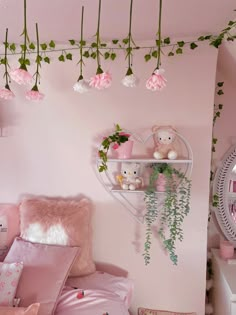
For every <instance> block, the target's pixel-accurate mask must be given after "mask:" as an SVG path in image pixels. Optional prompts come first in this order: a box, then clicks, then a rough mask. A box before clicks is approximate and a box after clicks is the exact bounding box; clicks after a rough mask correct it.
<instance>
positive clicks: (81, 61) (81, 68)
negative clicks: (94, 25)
mask: <svg viewBox="0 0 236 315" xmlns="http://www.w3.org/2000/svg"><path fill="white" fill-rule="evenodd" d="M83 26H84V6H82V13H81V28H80V61H79V62H80V76H79V80H82V79H83Z"/></svg>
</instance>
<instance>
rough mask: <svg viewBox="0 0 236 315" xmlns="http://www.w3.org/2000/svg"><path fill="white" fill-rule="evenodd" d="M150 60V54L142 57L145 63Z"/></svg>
mask: <svg viewBox="0 0 236 315" xmlns="http://www.w3.org/2000/svg"><path fill="white" fill-rule="evenodd" d="M151 58H152V57H151V55H150V54H147V55H145V56H144V59H145V61H149V60H150V59H151Z"/></svg>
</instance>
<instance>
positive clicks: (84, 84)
mask: <svg viewBox="0 0 236 315" xmlns="http://www.w3.org/2000/svg"><path fill="white" fill-rule="evenodd" d="M73 89H74V91H75V92H78V93H81V94H83V93H86V92H88V91H89V89H90V86H89V81H88V80H84V79H80V80H79V81H77V82H76V83H75V84H74V85H73Z"/></svg>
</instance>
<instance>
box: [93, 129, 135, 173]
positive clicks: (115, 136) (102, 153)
mask: <svg viewBox="0 0 236 315" xmlns="http://www.w3.org/2000/svg"><path fill="white" fill-rule="evenodd" d="M129 137H130V134H128V133H126V132H123V130H122V128H121V127H120V126H119V125H118V124H116V125H115V131H114V133H112V134H111V135H109V136H106V137H104V138H103V141H102V143H101V146H100V149H99V151H98V155H99V157H100V159H101V163H100V165H99V168H98V170H99V172H103V171H106V170H107V160H108V158H107V154H108V151H109V149H110V147H111V146H112V148H113V149H114V150H116V149H118V148H119V146H120V145H121V144H122V143H125V142H126V141H128V140H129Z"/></svg>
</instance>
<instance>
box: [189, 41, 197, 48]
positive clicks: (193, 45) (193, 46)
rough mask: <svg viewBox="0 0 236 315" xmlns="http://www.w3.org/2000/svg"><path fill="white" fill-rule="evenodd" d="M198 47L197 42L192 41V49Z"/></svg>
mask: <svg viewBox="0 0 236 315" xmlns="http://www.w3.org/2000/svg"><path fill="white" fill-rule="evenodd" d="M197 47H198V45H197V44H195V43H194V42H192V43H191V44H190V48H191V49H195V48H197Z"/></svg>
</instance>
